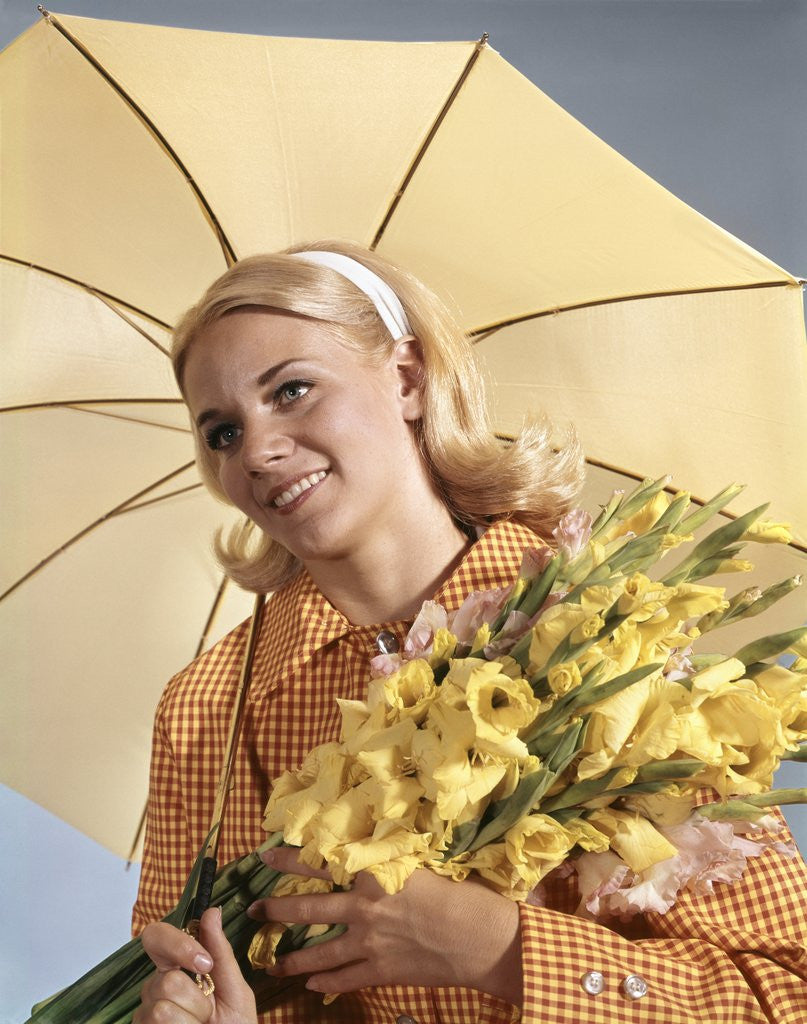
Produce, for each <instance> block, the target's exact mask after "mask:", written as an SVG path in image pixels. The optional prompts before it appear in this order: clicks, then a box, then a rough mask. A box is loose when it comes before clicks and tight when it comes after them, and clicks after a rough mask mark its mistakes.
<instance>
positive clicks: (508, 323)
mask: <svg viewBox="0 0 807 1024" xmlns="http://www.w3.org/2000/svg"><path fill="white" fill-rule="evenodd" d="M792 286H793V285H792V282H790V281H757V282H754V284H730V285H716V286H714V287H712V288H675V289H672V290H671V291H668V292H640V293H637V294H636V295H620V296H618V297H617V298H614V299H593V300H592V301H591V302H577V303H574V304H573V305H570V306H553V307H552V309H542V310H539V311H538V312H535V313H523V314H522V315H521V316H514V317H509V318H508V319H507V320H498V321H496V322H495V323H492V324H487V325H486V326H485V327H476V328H474V329H473V330H471V331H468V337H469V338H470V339H471V340H472V341H474V342H480V341H484V340H485V339H486V338H488V337H490V335H491V334H495V333H496V331H500V330H502V329H503V328H504V327H513V326H514V325H515V324H523V323H525V322H526V321H528V320H539V319H540V318H541V317H545V316H555V315H556V314H558V313H569V312H571V311H572V310H575V309H590V308H591V307H593V306H610V305H615V304H616V303H618V302H631V301H633V300H635V299H636V300H638V299H663V298H668V297H670V296H673V295H705V294H709V293H711V292H739V291H749V290H751V289H752V288H791V287H792Z"/></svg>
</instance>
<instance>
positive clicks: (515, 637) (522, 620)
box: [485, 612, 532, 661]
mask: <svg viewBox="0 0 807 1024" xmlns="http://www.w3.org/2000/svg"><path fill="white" fill-rule="evenodd" d="M531 626H532V619H530V618H528V617H527V616H526V615H525V614H524V612H510V614H509V615H508V616H507V618H506V619H505V620H504V625H503V626H502V628H501V630H500V631H499V633H498V635H497V637H496V642H495V643H492V644H487V645H486V646H485V657H486V658H487V659H488V661H495V660H496V659H497V658H498V657H499V656H500V655H502V654H507V653H508V652H509V651H511V650H512V649H513V648H514V647H515V645H516V643H517V642H518V641H519V640H520V639H521V637H522V636H524V634H525V633H526V632H527V630H528V629H530V627H531Z"/></svg>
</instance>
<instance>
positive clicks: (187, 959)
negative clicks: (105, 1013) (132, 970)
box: [134, 907, 257, 1024]
mask: <svg viewBox="0 0 807 1024" xmlns="http://www.w3.org/2000/svg"><path fill="white" fill-rule="evenodd" d="M199 939H200V941H198V942H197V941H196V940H195V939H193V938H191V936H190V935H187V934H186V933H185V932H181V931H179V929H177V928H173V927H172V926H171V925H167V924H164V923H162V922H161V923H160V924H153V925H148V927H147V928H145V929H144V930H143V935H142V940H143V948H144V949H145V951H146V952H147V953H148V955H149V957H150V958H151V960H152V961H153V962H154V965H155V967H156V968H157V970H156V972H155V974H153V975H152V976H151V977H150V978H148V979H147V981H146V982H145V984H144V985H143V988H142V990H141V996H140V998H141V1004H142V1005H141V1007H140V1008H139V1009H138V1010H137V1013H136V1014H135V1017H134V1021H135V1024H154V1022H157V1021H160V1022H163V1021H170V1022H171V1024H199V1022H201V1024H207V1021H209V1020H210V1019H211V1018H212V1016H213V1014H214V1013H215V1014H216V1018H215V1019H216V1020H217V1021H219V1020H220V1021H223V1022H224V1021H238V1022H239V1024H254V1022H256V1021H257V1016H256V1012H255V997H254V995H253V994H252V990H251V989H250V987H249V985H248V984H247V983H246V981H245V980H244V978H243V976H242V974H241V969H240V968H239V966H238V963H237V961H236V959H235V956H234V954H233V951H232V947H231V946H230V943H229V942H228V941H227V937H226V936H225V934H224V932H223V930H222V926H221V910H220V908H219V907H212V908H211V909H210V910H207V911H205V913H204V914H203V915H202V919H201V921H200V923H199ZM185 971H191V972H193V973H194V974H196V973H199V974H209V975H210V977H211V978H212V980H213V983H214V985H215V992H214V994H212V995H205V994H204V993H203V992H202V990H201V989H200V988H199V986H198V985H197V984H196V982H195V980H194V979H193V978H192V977H190V976H189V975H188V974H186V973H184V972H185Z"/></svg>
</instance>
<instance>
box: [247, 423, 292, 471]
mask: <svg viewBox="0 0 807 1024" xmlns="http://www.w3.org/2000/svg"><path fill="white" fill-rule="evenodd" d="M293 447H294V446H293V443H292V440H291V438H290V437H288V435H287V434H284V433H283V432H281V431H279V430H277V429H275V428H273V427H272V426H271V425H270V424H268V423H261V424H254V425H251V426H248V427H245V428H244V434H243V437H242V439H241V452H240V455H241V465H242V467H243V470H244V473H245V474H246V475H247V476H249V477H258V476H261V475H262V474H263V473H267V472H269V471H270V470H274V469H276V467H277V464H278V462H279V461H281V460H282V459H285V458H287V457H288V456H289V455H290V454H291V452H292V450H293Z"/></svg>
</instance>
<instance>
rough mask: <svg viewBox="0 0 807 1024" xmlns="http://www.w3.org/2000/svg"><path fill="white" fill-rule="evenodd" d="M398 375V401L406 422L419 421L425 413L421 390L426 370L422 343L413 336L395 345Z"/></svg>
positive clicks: (406, 337)
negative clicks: (421, 347)
mask: <svg viewBox="0 0 807 1024" xmlns="http://www.w3.org/2000/svg"><path fill="white" fill-rule="evenodd" d="M393 357H394V359H395V370H396V372H397V374H398V400H399V402H400V405H401V410H402V412H403V417H404V419H405V420H409V421H410V422H411V421H414V420H419V419H420V417H421V415H422V413H423V402H422V397H421V389H422V386H423V377H424V373H425V369H424V366H423V354H422V352H421V349H420V342H419V341H418V340H417V338H415V337H414V336H413V335H411V334H407V335H405V336H404V337H403V338H401V339H400V340H399V341H397V342H396V343H395V349H394V352H393Z"/></svg>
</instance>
